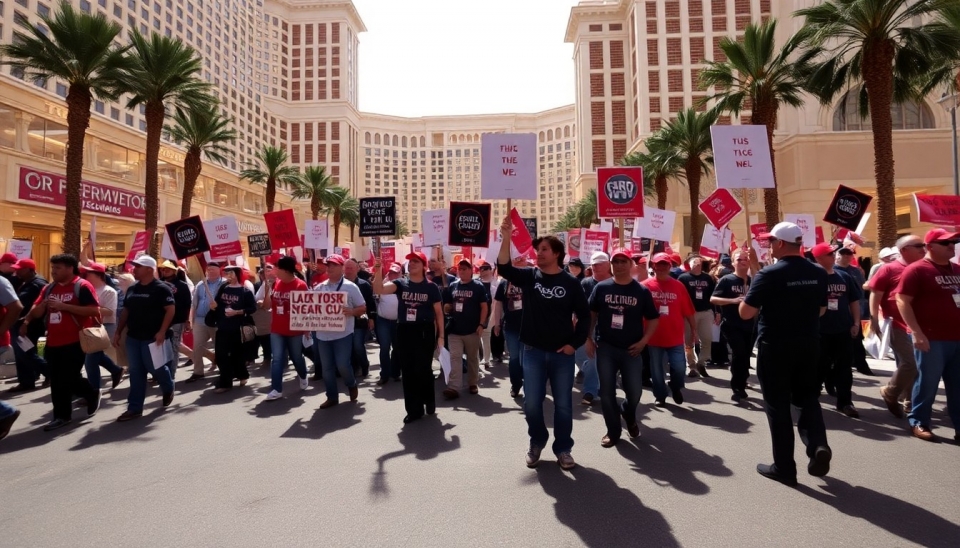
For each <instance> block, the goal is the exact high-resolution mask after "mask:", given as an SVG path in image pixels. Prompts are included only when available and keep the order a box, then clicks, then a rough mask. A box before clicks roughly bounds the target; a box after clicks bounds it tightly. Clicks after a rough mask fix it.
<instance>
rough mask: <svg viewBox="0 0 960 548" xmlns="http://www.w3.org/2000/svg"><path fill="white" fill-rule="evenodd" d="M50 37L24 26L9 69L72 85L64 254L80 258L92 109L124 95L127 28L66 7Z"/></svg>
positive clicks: (9, 50)
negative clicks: (123, 35)
mask: <svg viewBox="0 0 960 548" xmlns="http://www.w3.org/2000/svg"><path fill="white" fill-rule="evenodd" d="M41 20H42V21H43V24H44V25H45V26H46V28H48V29H49V35H48V34H47V33H44V32H43V31H41V30H40V27H39V26H37V27H33V26H31V25H30V24H29V23H27V22H25V21H24V22H22V26H23V28H24V30H25V31H26V32H27V33H28V36H25V37H22V38H21V37H19V36H18V37H15V38H14V40H13V43H11V44H4V45H2V46H0V57H5V58H6V59H3V60H2V63H3V64H7V65H10V68H11V70H14V71H19V72H22V73H23V74H24V76H25V77H27V78H31V79H33V80H40V81H46V80H47V79H49V78H59V79H60V80H63V81H64V82H66V84H67V140H68V143H69V144H70V146H68V147H67V188H66V208H65V210H64V215H63V251H64V252H65V253H70V254H73V255H75V256H77V257H79V256H80V249H81V247H80V234H81V232H80V214H81V211H82V205H81V200H80V181H81V179H82V178H83V140H84V137H85V135H86V131H87V127H89V125H90V104H91V103H92V102H93V98H94V97H97V98H98V99H102V100H104V101H113V100H116V98H117V97H118V96H119V93H118V87H119V82H120V80H121V76H120V75H121V73H120V71H121V70H122V69H123V67H124V64H125V62H126V56H125V52H126V49H127V48H125V47H118V46H117V45H116V43H115V42H114V41H115V39H116V38H117V36H119V35H120V31H121V27H120V25H118V24H117V23H112V22H110V21H108V20H107V18H106V16H104V15H103V14H97V15H88V14H86V13H83V12H80V11H76V10H75V9H74V8H73V6H71V5H70V4H69V3H68V2H62V3H61V4H60V6H59V8H58V10H57V12H56V14H55V15H54V16H53V17H52V18H50V17H42V18H41Z"/></svg>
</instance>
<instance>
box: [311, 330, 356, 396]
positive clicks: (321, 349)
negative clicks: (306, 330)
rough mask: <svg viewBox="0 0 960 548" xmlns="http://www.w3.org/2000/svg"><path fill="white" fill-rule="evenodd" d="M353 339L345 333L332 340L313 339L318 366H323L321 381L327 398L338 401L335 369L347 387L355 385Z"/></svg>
mask: <svg viewBox="0 0 960 548" xmlns="http://www.w3.org/2000/svg"><path fill="white" fill-rule="evenodd" d="M354 333H356V332H354ZM353 341H354V337H353V336H352V335H347V336H346V337H342V338H340V339H337V340H334V341H320V340H317V339H316V338H314V339H313V353H314V355H316V356H317V357H319V358H320V366H321V367H322V368H323V383H324V384H325V385H326V388H327V399H328V400H332V401H338V400H339V399H340V394H339V393H338V392H337V371H339V372H340V376H341V377H342V378H343V382H344V384H346V385H347V388H353V387H354V386H356V385H357V378H356V377H355V376H354V375H353V365H352V363H351V362H352V358H353Z"/></svg>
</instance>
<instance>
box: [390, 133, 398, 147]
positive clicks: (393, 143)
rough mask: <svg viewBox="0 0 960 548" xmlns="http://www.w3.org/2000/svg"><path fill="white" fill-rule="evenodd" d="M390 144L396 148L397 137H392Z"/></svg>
mask: <svg viewBox="0 0 960 548" xmlns="http://www.w3.org/2000/svg"><path fill="white" fill-rule="evenodd" d="M390 144H391V145H393V146H397V145H398V144H399V141H398V140H397V136H396V135H394V136H393V140H392V141H390Z"/></svg>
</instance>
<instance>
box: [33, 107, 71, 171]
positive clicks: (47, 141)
mask: <svg viewBox="0 0 960 548" xmlns="http://www.w3.org/2000/svg"><path fill="white" fill-rule="evenodd" d="M27 133H28V135H29V141H30V152H31V153H33V154H36V155H37V156H43V157H44V158H49V159H51V160H57V161H60V162H64V161H66V159H67V126H64V125H61V124H58V123H56V122H52V121H50V120H47V119H45V118H34V119H33V120H32V121H31V122H30V127H29V129H28V130H27Z"/></svg>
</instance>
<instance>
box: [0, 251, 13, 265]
mask: <svg viewBox="0 0 960 548" xmlns="http://www.w3.org/2000/svg"><path fill="white" fill-rule="evenodd" d="M16 262H17V256H16V255H15V254H13V253H4V254H3V256H2V257H0V264H5V263H10V264H15V263H16Z"/></svg>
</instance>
